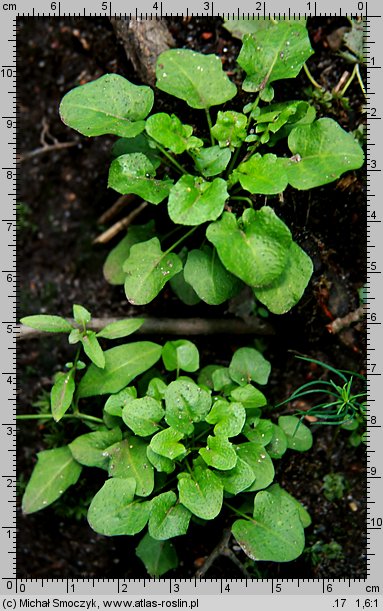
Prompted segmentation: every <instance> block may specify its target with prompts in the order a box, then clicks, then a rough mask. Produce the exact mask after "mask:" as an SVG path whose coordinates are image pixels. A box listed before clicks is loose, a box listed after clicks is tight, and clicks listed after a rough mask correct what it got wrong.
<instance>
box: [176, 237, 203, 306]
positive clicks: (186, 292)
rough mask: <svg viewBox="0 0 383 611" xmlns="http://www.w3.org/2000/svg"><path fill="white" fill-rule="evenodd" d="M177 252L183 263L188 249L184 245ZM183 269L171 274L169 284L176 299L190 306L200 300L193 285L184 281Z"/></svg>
mask: <svg viewBox="0 0 383 611" xmlns="http://www.w3.org/2000/svg"><path fill="white" fill-rule="evenodd" d="M177 254H178V256H179V258H180V259H181V261H182V264H183V265H185V263H186V259H187V256H188V249H187V248H186V247H184V248H181V250H180V251H179V253H177ZM184 271H185V270H184V269H182V270H181V271H180V272H179V273H178V274H176V275H175V276H173V278H172V279H171V280H170V286H171V287H172V290H173V291H174V293H175V294H176V295H177V297H178V299H180V300H181V301H182V302H183V303H185V304H186V305H190V306H191V305H195V304H196V303H198V302H199V301H200V298H199V297H198V295H197V293H196V292H195V290H194V289H193V287H192V286H191V285H190V284H189V283H188V282H186V280H185V274H184Z"/></svg>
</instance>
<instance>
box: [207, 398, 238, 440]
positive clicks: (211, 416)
mask: <svg viewBox="0 0 383 611" xmlns="http://www.w3.org/2000/svg"><path fill="white" fill-rule="evenodd" d="M245 420H246V410H245V408H244V407H243V406H242V405H241V403H228V402H227V401H223V400H222V399H219V400H218V401H216V402H215V403H214V405H213V407H212V408H211V410H210V412H209V413H208V415H207V416H206V422H208V423H209V424H215V427H214V433H215V435H222V436H225V437H236V435H239V434H240V432H241V431H242V429H243V425H244V424H245Z"/></svg>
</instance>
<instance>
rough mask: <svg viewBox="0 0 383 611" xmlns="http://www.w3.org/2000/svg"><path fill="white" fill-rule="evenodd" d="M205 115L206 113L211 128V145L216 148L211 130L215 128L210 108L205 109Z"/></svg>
mask: <svg viewBox="0 0 383 611" xmlns="http://www.w3.org/2000/svg"><path fill="white" fill-rule="evenodd" d="M205 113H206V119H207V124H208V126H209V132H210V141H211V145H212V146H214V145H215V139H214V136H213V134H212V133H211V130H212V128H213V123H212V120H211V116H210V111H209V109H208V108H205Z"/></svg>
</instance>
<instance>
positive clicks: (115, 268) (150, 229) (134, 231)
mask: <svg viewBox="0 0 383 611" xmlns="http://www.w3.org/2000/svg"><path fill="white" fill-rule="evenodd" d="M153 234H154V223H153V221H150V222H149V223H148V224H147V225H134V226H132V227H129V229H128V233H127V234H126V236H125V237H124V238H122V240H121V242H119V243H118V244H117V246H115V247H114V248H112V250H111V251H110V253H109V254H108V256H107V258H106V261H105V263H104V267H103V272H104V277H105V279H106V281H107V282H109V283H110V284H117V285H118V284H124V282H125V277H126V274H125V272H124V270H123V265H124V263H125V261H126V259H127V258H128V257H129V253H130V248H131V247H132V246H133V244H137V243H138V242H145V241H146V240H149V239H150V238H152V237H153Z"/></svg>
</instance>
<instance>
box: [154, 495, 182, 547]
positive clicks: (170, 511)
mask: <svg viewBox="0 0 383 611" xmlns="http://www.w3.org/2000/svg"><path fill="white" fill-rule="evenodd" d="M190 518H191V513H190V511H189V510H188V509H186V507H184V506H183V505H181V504H180V503H179V502H178V499H177V495H176V494H175V493H174V492H163V493H162V494H159V495H158V496H156V497H155V498H154V499H153V500H152V507H151V511H150V518H149V525H148V531H149V535H150V536H151V537H153V539H158V540H160V541H163V540H165V539H171V538H172V537H178V536H179V535H185V534H186V533H187V530H188V527H189V522H190Z"/></svg>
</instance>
